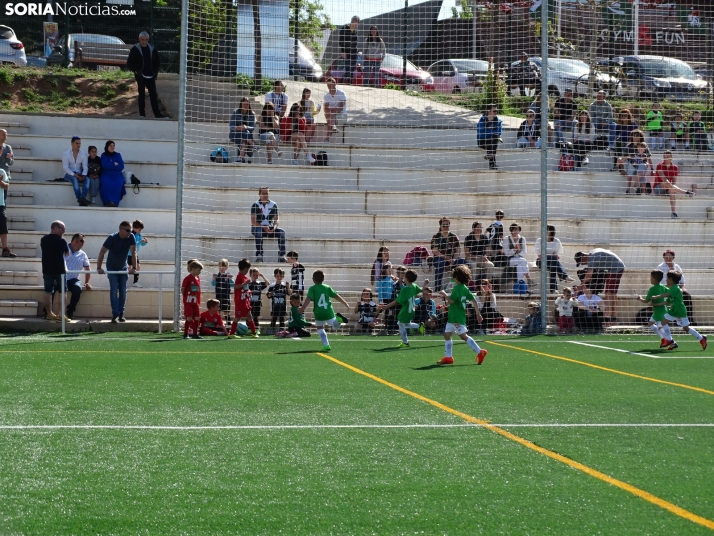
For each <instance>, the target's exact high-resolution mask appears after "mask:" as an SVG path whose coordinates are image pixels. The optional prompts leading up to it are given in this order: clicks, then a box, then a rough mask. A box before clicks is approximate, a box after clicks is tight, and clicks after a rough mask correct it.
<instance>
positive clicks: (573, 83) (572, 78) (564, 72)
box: [528, 57, 611, 97]
mask: <svg viewBox="0 0 714 536" xmlns="http://www.w3.org/2000/svg"><path fill="white" fill-rule="evenodd" d="M528 59H529V60H530V61H532V62H533V63H535V64H536V65H537V66H538V69H541V59H540V57H533V58H528ZM589 74H590V66H589V65H588V64H587V63H585V62H584V61H580V60H573V59H562V58H548V93H549V94H551V95H555V96H557V97H562V96H563V94H564V93H565V90H566V89H569V90H571V91H572V92H573V94H575V95H580V96H585V95H586V94H587V88H588V76H589ZM610 80H611V77H610V76H609V75H607V74H604V73H597V79H596V81H595V86H596V87H595V91H597V90H598V89H600V88H603V89H606V88H607V87H609V84H610Z"/></svg>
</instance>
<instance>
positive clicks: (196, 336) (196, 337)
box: [191, 333, 203, 339]
mask: <svg viewBox="0 0 714 536" xmlns="http://www.w3.org/2000/svg"><path fill="white" fill-rule="evenodd" d="M191 338H192V339H203V337H201V335H199V334H198V333H196V334H195V335H192V336H191Z"/></svg>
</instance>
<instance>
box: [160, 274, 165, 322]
mask: <svg viewBox="0 0 714 536" xmlns="http://www.w3.org/2000/svg"><path fill="white" fill-rule="evenodd" d="M162 275H163V274H159V333H161V313H162V312H163V309H164V300H163V297H164V286H163V285H162V284H161V281H162V277H161V276H162Z"/></svg>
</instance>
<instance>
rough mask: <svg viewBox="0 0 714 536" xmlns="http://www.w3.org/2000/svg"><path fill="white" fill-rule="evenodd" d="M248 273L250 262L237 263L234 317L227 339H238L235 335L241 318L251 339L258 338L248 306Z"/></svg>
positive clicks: (249, 306)
mask: <svg viewBox="0 0 714 536" xmlns="http://www.w3.org/2000/svg"><path fill="white" fill-rule="evenodd" d="M249 271H250V261H249V260H248V259H241V260H240V262H238V275H237V276H236V282H235V285H234V287H235V295H234V296H235V298H234V299H235V308H236V312H235V316H234V317H233V323H232V324H231V330H230V332H229V333H228V336H229V337H235V338H239V336H238V335H236V329H238V322H239V321H240V319H241V318H245V321H246V324H248V328H250V332H251V333H252V334H253V337H255V338H258V334H257V333H256V330H255V322H253V315H252V314H251V310H252V307H251V305H250V279H248V272H249Z"/></svg>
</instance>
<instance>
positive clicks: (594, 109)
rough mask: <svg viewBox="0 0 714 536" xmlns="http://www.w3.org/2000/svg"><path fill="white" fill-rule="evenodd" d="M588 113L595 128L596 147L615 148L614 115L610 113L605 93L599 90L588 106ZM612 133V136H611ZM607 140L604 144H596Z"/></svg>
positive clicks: (610, 107) (610, 108) (610, 109)
mask: <svg viewBox="0 0 714 536" xmlns="http://www.w3.org/2000/svg"><path fill="white" fill-rule="evenodd" d="M588 112H589V113H590V119H591V120H592V122H593V126H594V127H595V136H596V145H597V146H598V147H601V146H602V145H606V146H607V145H609V147H610V149H614V148H615V139H614V131H615V126H616V125H615V114H614V113H613V111H612V106H610V103H609V102H607V101H606V100H605V92H604V91H603V90H600V91H598V92H597V96H596V97H595V101H594V102H593V103H592V104H590V108H589V109H588ZM611 133H612V135H611ZM600 139H605V140H607V141H606V142H605V143H604V144H602V145H601V144H600V143H598V140H600Z"/></svg>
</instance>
